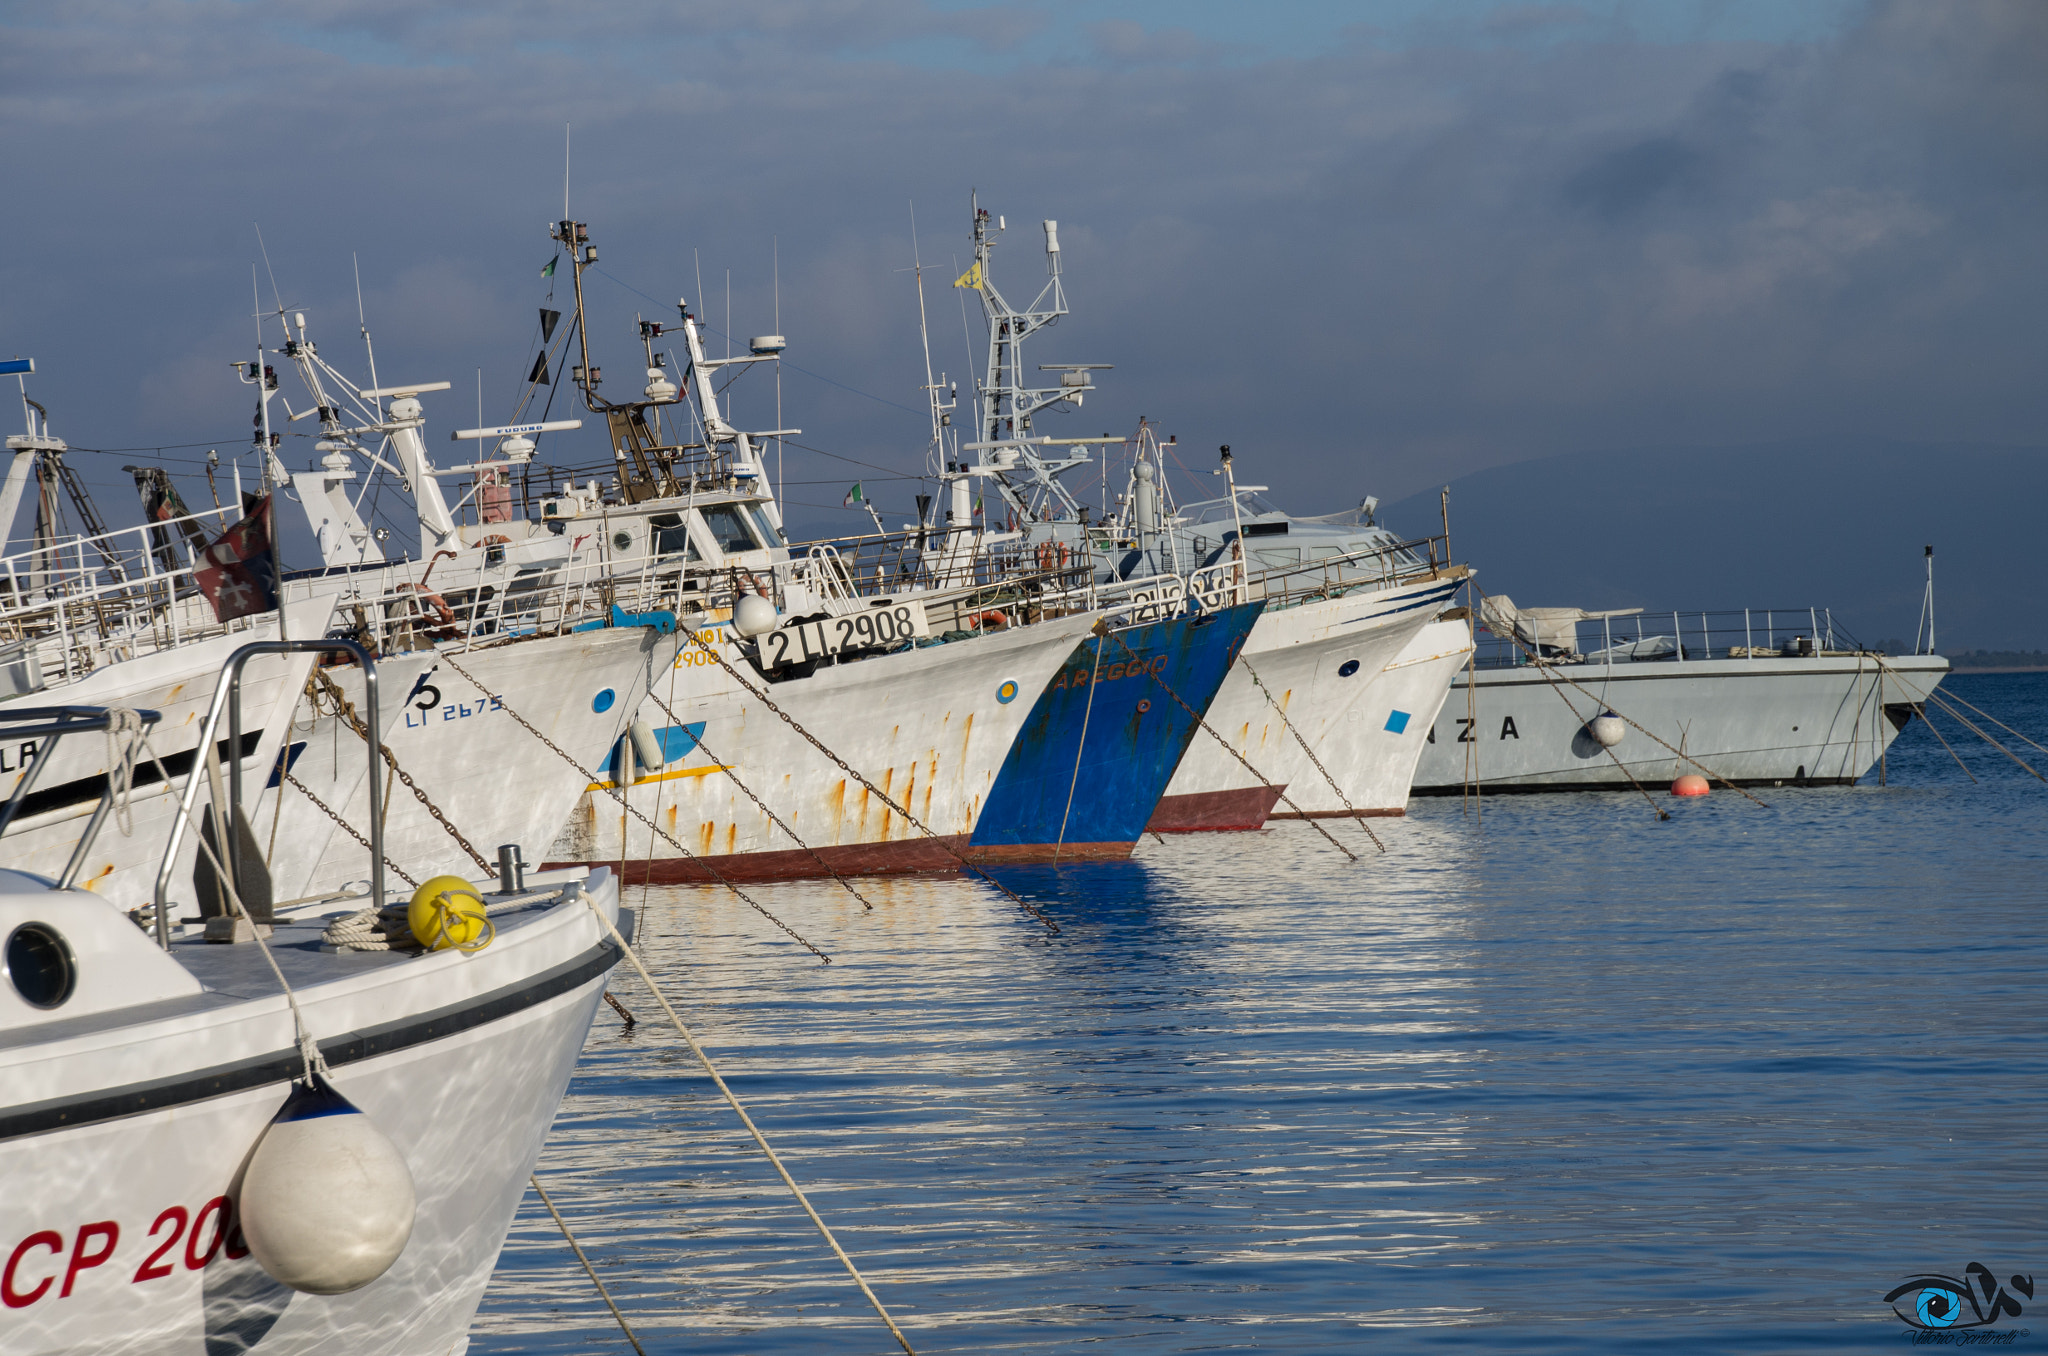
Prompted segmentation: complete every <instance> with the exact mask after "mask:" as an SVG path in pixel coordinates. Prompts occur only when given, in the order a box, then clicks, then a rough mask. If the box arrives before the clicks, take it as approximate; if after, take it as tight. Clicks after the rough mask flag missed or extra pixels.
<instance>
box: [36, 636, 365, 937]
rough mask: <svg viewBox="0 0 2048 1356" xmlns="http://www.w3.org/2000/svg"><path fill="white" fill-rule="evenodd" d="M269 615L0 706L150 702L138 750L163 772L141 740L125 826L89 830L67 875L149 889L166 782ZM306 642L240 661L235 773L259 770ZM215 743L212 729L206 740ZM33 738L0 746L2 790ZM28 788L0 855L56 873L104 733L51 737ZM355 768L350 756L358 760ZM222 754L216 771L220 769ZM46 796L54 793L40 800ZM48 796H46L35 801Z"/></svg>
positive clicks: (97, 787) (81, 814) (118, 890)
mask: <svg viewBox="0 0 2048 1356" xmlns="http://www.w3.org/2000/svg"><path fill="white" fill-rule="evenodd" d="M277 630H278V628H277V622H276V619H275V618H274V617H266V618H263V619H261V621H260V622H259V623H258V624H257V625H256V626H254V627H252V628H249V629H246V630H242V631H238V632H235V633H233V634H229V635H218V636H214V637H212V638H210V639H205V640H196V641H192V642H189V643H187V644H184V645H180V646H176V647H171V648H165V649H161V650H157V651H155V652H152V653H147V654H143V655H140V656H138V657H136V658H134V659H127V660H123V661H121V662H119V663H115V664H110V665H108V666H106V667H104V668H100V669H97V670H95V671H94V672H92V673H90V674H88V675H86V676H84V677H82V678H79V679H78V680H76V681H74V682H71V683H67V684H65V685H63V686H61V687H58V688H54V689H50V690H46V691H42V692H36V693H31V694H28V695H26V696H22V697H16V698H14V699H12V700H11V701H9V702H7V703H6V704H5V705H6V706H7V707H40V706H54V705H65V706H109V707H115V706H122V707H130V708H134V709H137V710H151V711H156V712H157V713H159V714H160V715H161V716H162V718H163V719H162V721H161V722H160V723H159V724H158V725H157V726H156V728H155V729H154V730H152V731H151V732H150V735H149V749H148V752H153V753H154V754H155V755H157V757H159V758H161V759H162V760H163V763H164V770H165V771H167V772H168V773H169V774H170V778H171V781H170V785H169V787H168V788H167V787H166V786H165V784H164V782H163V780H162V779H161V778H160V777H159V776H158V775H157V771H156V767H155V764H154V762H153V760H152V759H151V758H150V757H149V756H148V753H147V752H146V753H145V754H144V755H143V756H141V757H139V758H138V759H137V764H136V768H135V779H136V780H135V789H134V792H133V794H132V796H131V798H130V801H129V811H130V822H131V824H132V827H133V832H132V833H129V834H124V833H123V832H122V831H121V828H120V827H119V826H118V825H117V824H115V823H114V822H112V821H111V820H110V821H109V823H108V824H107V826H106V828H105V829H103V830H102V831H101V832H100V833H99V834H98V835H97V836H96V837H95V838H94V840H93V843H92V846H91V848H90V849H89V851H88V852H87V855H86V859H85V861H84V863H83V864H82V866H81V867H80V870H79V875H78V880H77V883H78V884H79V885H80V886H82V887H84V888H85V889H88V890H92V891H93V892H95V893H96V894H98V895H100V896H101V897H102V898H104V899H105V900H107V902H108V903H110V904H113V905H114V906H115V907H117V908H120V909H123V910H127V909H133V908H137V907H139V906H141V905H143V904H146V903H148V902H149V901H150V900H151V899H152V898H153V897H154V891H155V887H156V873H157V868H158V867H159V865H160V864H161V863H162V860H163V849H162V844H163V843H164V841H165V838H166V835H167V833H168V831H169V827H170V824H171V823H172V821H173V819H174V818H175V817H176V815H177V808H178V803H177V799H176V793H177V792H179V791H181V790H182V789H183V787H184V782H185V778H186V776H187V775H188V774H189V773H190V772H191V771H192V769H193V766H194V761H195V760H194V756H193V755H194V746H195V741H196V740H197V739H198V738H199V733H200V729H201V727H202V726H203V725H204V724H205V723H206V713H207V709H208V707H209V706H210V705H211V703H212V701H213V695H214V689H215V686H216V683H217V680H218V679H219V677H220V673H221V669H222V668H223V667H224V666H225V665H226V663H227V661H228V657H229V656H230V655H232V654H233V653H234V652H235V651H236V650H237V649H239V648H241V647H242V646H243V645H246V644H249V643H250V642H252V641H259V640H275V639H276V638H277ZM312 664H313V656H312V655H310V654H303V655H302V654H287V655H260V656H257V657H256V658H254V659H252V660H251V661H250V662H249V665H248V667H247V669H246V670H245V671H244V678H243V683H242V730H243V742H244V745H245V752H244V753H243V756H242V768H243V775H244V776H245V777H247V778H250V779H252V780H260V779H261V778H262V777H264V776H266V775H268V773H269V771H270V768H271V766H272V765H273V764H274V763H275V762H276V759H277V751H278V748H279V747H280V745H281V743H282V741H283V738H284V732H285V729H286V728H287V724H288V722H289V721H290V719H291V714H292V708H293V707H294V706H295V705H296V704H297V702H298V698H299V690H300V689H301V688H302V687H303V686H304V685H305V682H306V675H307V673H308V672H309V671H310V670H311V668H312ZM217 743H219V744H220V745H222V746H223V747H224V746H225V745H226V743H227V740H226V738H225V726H223V737H222V738H221V739H220V740H218V741H217ZM33 748H34V745H33V743H32V742H31V743H29V744H25V745H22V746H19V747H9V748H7V749H6V750H5V751H4V755H0V778H4V786H5V789H6V792H11V791H12V790H13V789H14V787H15V785H16V784H17V783H19V781H20V780H21V776H22V772H23V767H24V762H25V761H26V760H29V759H32V758H33V756H34V754H33ZM53 756H54V758H55V759H56V761H55V762H54V763H53V764H51V765H50V766H48V767H45V768H44V769H43V771H42V773H41V774H40V775H39V776H38V777H37V779H36V781H35V783H34V785H33V786H32V787H31V788H30V791H29V801H28V803H26V804H25V805H24V807H23V810H24V812H23V813H22V814H21V815H20V816H19V817H18V818H17V819H16V820H15V822H14V823H13V824H12V825H10V826H9V828H8V831H7V836H6V837H5V838H4V839H0V867H4V868H9V869H13V870H17V871H30V872H34V873H36V874H38V875H42V876H48V877H50V878H52V879H55V878H56V877H57V876H58V875H60V874H61V873H62V872H63V870H64V867H65V865H66V864H67V863H68V862H69V861H70V859H71V856H72V854H73V852H74V851H75V850H76V849H77V847H78V840H79V837H80V836H81V835H82V834H83V833H84V831H85V829H86V826H87V825H88V824H89V823H90V822H91V819H92V813H93V810H94V808H95V807H96V806H97V805H98V803H99V800H100V796H101V793H102V792H103V791H104V790H105V788H106V777H107V742H106V739H105V738H104V737H102V736H97V735H96V736H93V737H91V738H73V739H68V740H65V741H63V742H61V743H60V744H59V745H58V747H57V750H56V753H55V754H54V755H53ZM357 767H358V776H360V775H361V774H360V759H358V760H357ZM226 770H227V769H226V764H225V762H224V763H223V775H225V773H226ZM49 802H55V803H54V804H50V803H49ZM41 804H47V808H38V806H39V805H41ZM197 852H198V848H197V845H196V841H195V840H192V839H189V838H188V840H187V842H186V843H185V845H184V848H183V850H182V852H181V858H180V862H179V867H178V873H179V878H180V880H183V881H189V880H190V879H191V876H192V867H193V863H194V861H195V859H196V854H197Z"/></svg>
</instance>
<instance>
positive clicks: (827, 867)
mask: <svg viewBox="0 0 2048 1356" xmlns="http://www.w3.org/2000/svg"><path fill="white" fill-rule="evenodd" d="M647 696H648V698H649V700H651V701H652V702H653V703H654V704H655V705H656V706H658V707H660V708H661V713H662V714H663V715H664V716H667V717H668V718H669V719H670V720H672V721H674V722H675V723H676V724H677V725H681V724H682V723H683V718H682V717H681V716H678V715H677V714H676V713H675V712H674V711H671V710H670V709H669V705H668V703H667V702H665V701H663V700H662V699H661V698H660V697H657V696H655V694H654V689H653V688H652V687H649V688H648V689H647ZM696 743H697V747H698V748H700V749H702V750H704V756H705V757H706V758H709V759H710V760H711V761H712V762H713V763H716V764H717V765H718V770H719V771H720V772H723V773H724V774H725V776H726V778H727V779H728V780H729V781H731V782H732V784H733V785H734V786H737V787H738V788H739V789H740V793H741V794H742V795H744V796H745V797H746V798H747V799H748V800H750V801H752V802H754V808H755V809H757V810H759V811H760V812H761V813H762V814H764V815H766V816H768V818H769V819H770V820H771V821H772V822H773V823H774V825H775V827H776V828H778V829H781V830H782V831H783V832H784V833H786V834H788V835H789V839H790V841H791V842H793V843H795V844H796V845H797V846H798V847H800V848H802V849H803V850H804V851H805V852H806V853H807V854H809V856H810V859H811V860H812V861H814V862H816V863H817V864H818V865H819V867H820V868H822V869H823V870H824V872H825V874H826V875H828V876H830V877H832V879H833V880H836V881H838V882H839V888H840V889H842V890H844V891H846V893H848V894H850V895H852V896H853V897H854V898H855V899H857V900H859V901H860V906H861V907H862V908H863V909H866V910H868V911H869V912H870V913H872V912H874V908H875V906H874V905H873V904H871V903H869V902H868V897H867V896H866V895H864V894H862V893H861V892H860V891H859V890H856V889H855V888H854V886H853V882H852V881H850V880H848V879H847V878H846V877H844V876H842V875H840V874H839V872H838V871H837V870H835V869H834V868H833V866H832V863H830V862H828V861H826V860H825V858H824V856H823V855H822V854H821V853H819V851H818V850H817V849H816V848H814V847H812V846H811V845H810V844H809V843H806V842H805V841H804V840H803V839H802V838H800V837H798V836H797V831H796V830H795V829H792V828H791V827H790V826H789V825H788V824H787V823H786V822H784V820H783V818H782V816H781V815H779V814H776V813H775V811H773V810H771V809H769V808H768V805H767V803H766V802H765V801H763V800H762V799H761V798H760V797H759V796H757V795H755V794H754V792H753V788H751V787H749V786H748V785H747V784H746V783H745V782H744V781H742V780H740V774H739V770H738V769H737V768H735V767H734V766H733V765H731V764H729V763H727V762H726V761H725V760H724V759H723V758H720V757H719V756H718V754H717V752H716V751H715V750H713V749H712V747H711V746H710V745H709V744H706V743H705V742H704V736H702V735H698V736H697V739H696ZM654 809H655V813H657V814H659V813H660V812H661V800H660V794H659V793H658V792H657V793H656V797H655V806H654ZM621 841H622V842H623V841H624V838H623V835H622V836H621ZM648 855H649V856H650V857H652V856H653V854H652V852H650V853H649V854H648ZM648 873H649V875H652V874H653V868H652V867H651V866H650V867H649V868H648ZM642 883H643V884H644V883H645V882H644V881H643V882H642Z"/></svg>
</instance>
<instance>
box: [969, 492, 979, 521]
mask: <svg viewBox="0 0 2048 1356" xmlns="http://www.w3.org/2000/svg"><path fill="white" fill-rule="evenodd" d="M980 515H981V496H980V495H978V494H977V495H975V496H974V513H973V514H971V515H969V516H971V517H979V516H980Z"/></svg>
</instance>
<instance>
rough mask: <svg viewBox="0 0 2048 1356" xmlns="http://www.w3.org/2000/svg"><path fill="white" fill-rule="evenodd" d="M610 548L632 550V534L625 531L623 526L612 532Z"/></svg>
mask: <svg viewBox="0 0 2048 1356" xmlns="http://www.w3.org/2000/svg"><path fill="white" fill-rule="evenodd" d="M612 549H613V550H614V551H630V550H632V549H633V534H632V533H630V532H627V531H625V530H624V529H623V528H622V529H620V530H619V531H617V532H614V533H612Z"/></svg>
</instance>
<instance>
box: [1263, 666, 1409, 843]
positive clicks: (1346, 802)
mask: <svg viewBox="0 0 2048 1356" xmlns="http://www.w3.org/2000/svg"><path fill="white" fill-rule="evenodd" d="M1237 662H1238V663H1240V664H1242V665H1244V671H1245V672H1246V673H1247V674H1249V675H1250V676H1251V680H1252V683H1253V685H1254V686H1256V687H1257V688H1258V689H1259V691H1260V692H1263V693H1265V695H1266V700H1267V701H1268V702H1270V703H1272V706H1273V714H1274V715H1276V716H1278V717H1280V723H1281V724H1282V725H1284V726H1286V727H1287V733H1289V734H1291V735H1293V736H1294V742H1295V743H1297V744H1299V745H1301V751H1302V752H1303V753H1305V754H1307V755H1308V760H1309V761H1310V762H1311V763H1314V764H1315V766H1316V771H1318V772H1320V773H1322V774H1323V780H1324V781H1326V782H1328V783H1329V784H1330V789H1331V790H1332V791H1334V792H1336V793H1337V799H1338V801H1340V802H1341V803H1342V804H1343V806H1344V813H1345V814H1347V815H1349V816H1350V817H1351V818H1353V819H1355V820H1357V821H1358V827H1359V828H1361V829H1364V830H1365V836H1366V837H1367V838H1370V839H1372V845H1373V846H1374V847H1376V848H1378V849H1379V850H1380V851H1381V852H1385V851H1386V850H1387V845H1386V844H1385V843H1382V842H1381V841H1380V836H1379V835H1378V834H1376V833H1374V832H1373V831H1372V825H1370V824H1368V823H1366V822H1365V812H1364V811H1363V810H1360V809H1359V808H1358V807H1357V806H1355V805H1353V804H1352V803H1351V797H1349V796H1347V795H1345V794H1344V788H1343V787H1341V786H1339V785H1337V779H1336V778H1335V777H1332V776H1331V775H1330V769H1328V768H1326V767H1324V766H1323V760H1322V759H1320V758H1318V757H1316V751H1315V750H1314V749H1312V748H1310V747H1309V746H1308V741H1307V740H1306V739H1303V738H1302V737H1301V731H1299V730H1297V729H1295V728H1294V722H1293V721H1291V720H1289V719H1288V718H1287V711H1286V709H1285V708H1284V707H1282V706H1281V705H1280V703H1279V701H1278V700H1277V699H1276V698H1275V697H1274V696H1273V693H1272V691H1271V690H1270V689H1268V688H1267V686H1266V684H1265V683H1264V682H1263V681H1262V680H1261V679H1260V678H1259V671H1258V670H1257V669H1255V668H1253V667H1252V665H1251V661H1250V660H1248V659H1246V658H1245V657H1244V656H1243V655H1239V656H1238V657H1237Z"/></svg>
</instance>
